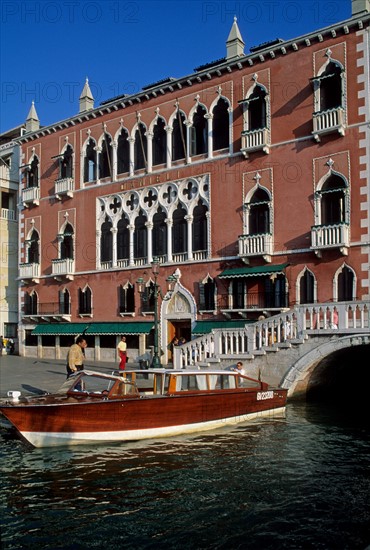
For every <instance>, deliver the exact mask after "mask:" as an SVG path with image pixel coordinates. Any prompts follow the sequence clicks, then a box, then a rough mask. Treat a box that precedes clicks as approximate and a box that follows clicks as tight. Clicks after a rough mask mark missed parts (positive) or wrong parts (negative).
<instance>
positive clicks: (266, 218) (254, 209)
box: [248, 187, 271, 235]
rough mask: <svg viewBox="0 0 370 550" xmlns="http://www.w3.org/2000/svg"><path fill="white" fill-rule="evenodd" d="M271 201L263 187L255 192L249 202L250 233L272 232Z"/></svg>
mask: <svg viewBox="0 0 370 550" xmlns="http://www.w3.org/2000/svg"><path fill="white" fill-rule="evenodd" d="M270 202H271V201H270V197H269V195H268V193H267V191H265V190H264V189H262V188H261V187H259V188H258V189H257V190H256V191H255V192H254V193H253V195H252V197H251V200H250V203H249V217H248V228H249V232H248V234H249V235H262V234H266V233H270V209H269V204H270Z"/></svg>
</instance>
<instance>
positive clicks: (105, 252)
mask: <svg viewBox="0 0 370 550" xmlns="http://www.w3.org/2000/svg"><path fill="white" fill-rule="evenodd" d="M112 228H113V225H112V222H111V221H110V220H109V218H108V216H107V217H106V218H105V222H104V223H103V224H102V226H101V233H100V261H101V262H111V261H112V259H113V234H112Z"/></svg>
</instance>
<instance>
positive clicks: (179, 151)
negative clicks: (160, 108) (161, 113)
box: [172, 110, 187, 160]
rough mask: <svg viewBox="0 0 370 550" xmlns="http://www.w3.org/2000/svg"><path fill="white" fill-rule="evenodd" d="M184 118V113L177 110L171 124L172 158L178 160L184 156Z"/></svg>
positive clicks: (185, 150) (185, 151) (185, 149)
mask: <svg viewBox="0 0 370 550" xmlns="http://www.w3.org/2000/svg"><path fill="white" fill-rule="evenodd" d="M185 120H186V119H185V115H184V113H183V112H182V111H179V110H178V111H177V113H176V118H175V119H174V121H173V125H172V128H173V131H172V160H180V159H183V158H185V157H186V153H187V147H186V126H185Z"/></svg>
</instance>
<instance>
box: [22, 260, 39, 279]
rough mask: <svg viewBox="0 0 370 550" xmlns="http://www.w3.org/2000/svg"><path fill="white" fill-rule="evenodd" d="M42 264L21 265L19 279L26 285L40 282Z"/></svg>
mask: <svg viewBox="0 0 370 550" xmlns="http://www.w3.org/2000/svg"><path fill="white" fill-rule="evenodd" d="M40 271H41V268H40V264H39V263H34V262H31V263H23V264H19V278H20V279H21V280H22V281H23V282H24V283H25V284H27V283H31V282H33V283H39V282H40Z"/></svg>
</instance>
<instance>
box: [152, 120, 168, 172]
mask: <svg viewBox="0 0 370 550" xmlns="http://www.w3.org/2000/svg"><path fill="white" fill-rule="evenodd" d="M165 126H166V123H165V121H164V120H163V118H161V117H158V119H157V122H156V124H155V125H154V130H153V165H154V166H156V165H157V164H164V163H165V162H166V149H167V133H166V130H165Z"/></svg>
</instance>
